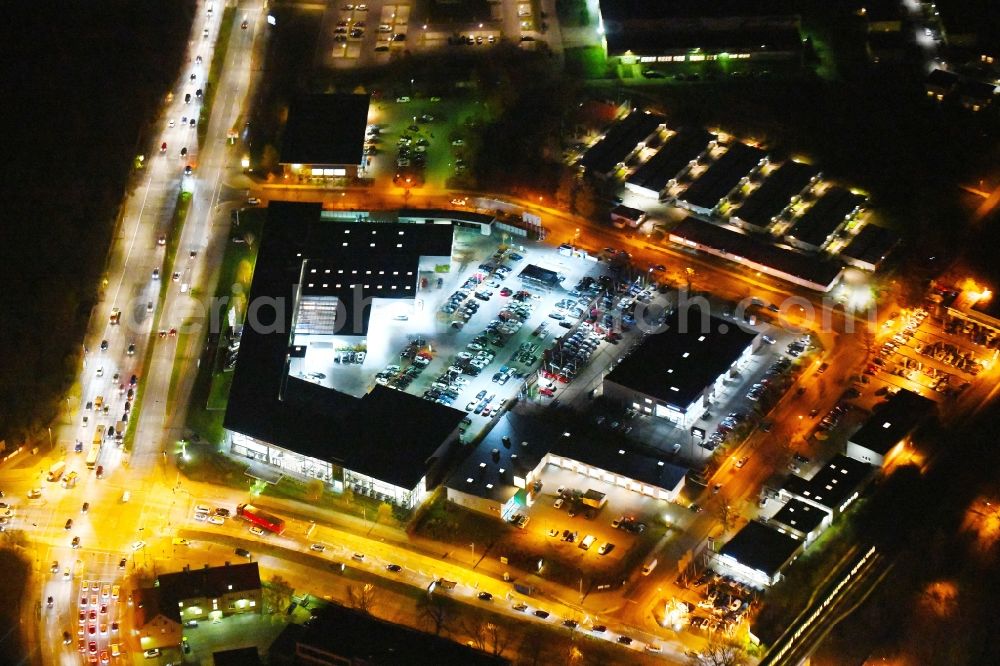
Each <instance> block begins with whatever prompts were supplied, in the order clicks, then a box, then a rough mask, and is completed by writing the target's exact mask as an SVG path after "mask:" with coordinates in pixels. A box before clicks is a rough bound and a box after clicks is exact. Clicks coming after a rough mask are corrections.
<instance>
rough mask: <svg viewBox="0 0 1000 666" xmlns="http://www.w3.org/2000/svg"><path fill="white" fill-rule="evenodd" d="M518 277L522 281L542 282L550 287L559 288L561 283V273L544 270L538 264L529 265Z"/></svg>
mask: <svg viewBox="0 0 1000 666" xmlns="http://www.w3.org/2000/svg"><path fill="white" fill-rule="evenodd" d="M517 276H518V277H519V278H521V279H522V280H531V281H532V282H540V283H542V284H544V285H547V286H549V287H558V286H559V282H560V280H559V273H557V272H555V271H553V270H550V269H548V268H542V267H541V266H538V265H537V264H528V265H527V266H525V267H524V268H522V269H521V272H520V273H518V275H517Z"/></svg>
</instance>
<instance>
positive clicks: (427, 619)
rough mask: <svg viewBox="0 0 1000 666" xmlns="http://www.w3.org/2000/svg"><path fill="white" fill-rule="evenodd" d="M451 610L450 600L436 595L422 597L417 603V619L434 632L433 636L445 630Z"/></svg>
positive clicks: (450, 616)
mask: <svg viewBox="0 0 1000 666" xmlns="http://www.w3.org/2000/svg"><path fill="white" fill-rule="evenodd" d="M453 610H454V608H453V604H452V602H451V599H448V598H446V597H443V596H441V595H438V594H426V595H422V596H421V597H420V599H419V600H418V601H417V615H418V618H419V619H420V621H421V622H423V623H425V624H427V625H428V626H430V627H431V628H432V629H433V630H434V635H435V636H440V635H441V632H442V631H444V630H446V629H447V625H448V624H449V622H450V620H451V618H452V611H453Z"/></svg>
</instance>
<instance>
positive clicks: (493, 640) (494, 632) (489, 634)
mask: <svg viewBox="0 0 1000 666" xmlns="http://www.w3.org/2000/svg"><path fill="white" fill-rule="evenodd" d="M486 639H487V642H488V644H489V651H490V653H491V654H493V655H494V656H497V657H500V656H502V655H503V653H504V650H506V649H507V647H508V646H509V645H510V644H511V642H512V641H513V639H514V632H513V631H511V627H510V626H509V625H507V624H500V623H499V622H487V623H486Z"/></svg>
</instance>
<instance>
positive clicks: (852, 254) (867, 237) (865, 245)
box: [839, 224, 899, 271]
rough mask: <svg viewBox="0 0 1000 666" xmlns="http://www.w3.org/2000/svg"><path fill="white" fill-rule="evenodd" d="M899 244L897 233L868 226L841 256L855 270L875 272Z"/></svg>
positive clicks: (872, 225) (851, 241)
mask: <svg viewBox="0 0 1000 666" xmlns="http://www.w3.org/2000/svg"><path fill="white" fill-rule="evenodd" d="M898 244H899V234H897V233H896V232H894V231H889V230H888V229H886V228H885V227H877V226H875V225H874V224H866V225H865V226H863V227H862V228H861V231H859V232H858V233H857V234H855V236H854V238H852V239H851V240H850V242H849V243H848V244H847V246H846V247H844V248H843V249H842V250H841V251H840V252H839V256H840V258H841V259H843V260H844V261H845V262H846V263H848V264H850V265H851V266H854V267H855V268H860V269H862V270H866V271H875V270H877V269H878V267H879V266H881V265H882V262H883V261H885V259H886V257H888V256H889V253H890V252H892V250H893V249H894V248H895V247H896V246H897V245H898Z"/></svg>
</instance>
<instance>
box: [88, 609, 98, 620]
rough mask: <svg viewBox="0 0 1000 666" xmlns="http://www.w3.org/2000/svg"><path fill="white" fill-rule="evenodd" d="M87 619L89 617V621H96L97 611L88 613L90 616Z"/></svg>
mask: <svg viewBox="0 0 1000 666" xmlns="http://www.w3.org/2000/svg"><path fill="white" fill-rule="evenodd" d="M87 617H89V618H90V619H91V620H96V619H97V611H95V610H92V611H90V614H89V615H88V616H87Z"/></svg>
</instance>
